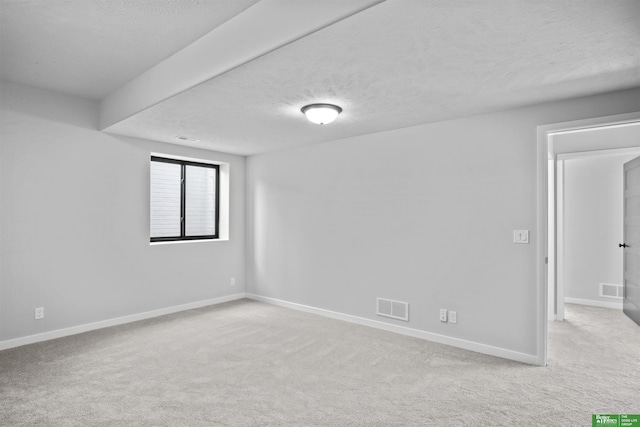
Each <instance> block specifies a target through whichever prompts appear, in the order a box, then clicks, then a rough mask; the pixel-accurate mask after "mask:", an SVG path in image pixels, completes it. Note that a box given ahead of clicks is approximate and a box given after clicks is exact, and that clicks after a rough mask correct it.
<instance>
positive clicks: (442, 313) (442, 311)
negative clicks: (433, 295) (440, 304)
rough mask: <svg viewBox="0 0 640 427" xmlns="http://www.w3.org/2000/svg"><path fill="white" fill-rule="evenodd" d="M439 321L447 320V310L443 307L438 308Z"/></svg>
mask: <svg viewBox="0 0 640 427" xmlns="http://www.w3.org/2000/svg"><path fill="white" fill-rule="evenodd" d="M440 321H441V322H446V321H447V310H446V309H445V308H441V309H440Z"/></svg>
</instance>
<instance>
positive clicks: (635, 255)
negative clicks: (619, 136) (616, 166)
mask: <svg viewBox="0 0 640 427" xmlns="http://www.w3.org/2000/svg"><path fill="white" fill-rule="evenodd" d="M623 179H624V211H623V212H624V231H623V236H624V242H622V243H620V245H619V246H620V247H621V248H622V250H624V261H623V283H624V301H623V311H624V314H626V315H627V316H629V318H631V320H633V321H634V322H636V323H637V324H638V325H640V157H636V158H635V159H633V160H631V161H629V162H627V163H625V164H624V178H623Z"/></svg>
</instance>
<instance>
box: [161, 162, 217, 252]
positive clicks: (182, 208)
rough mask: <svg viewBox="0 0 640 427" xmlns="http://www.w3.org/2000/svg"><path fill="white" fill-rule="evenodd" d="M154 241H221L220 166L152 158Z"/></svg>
mask: <svg viewBox="0 0 640 427" xmlns="http://www.w3.org/2000/svg"><path fill="white" fill-rule="evenodd" d="M150 199H151V201H150V206H151V214H150V219H151V221H150V223H151V226H150V234H151V241H152V242H166V241H174V240H198V239H217V238H218V236H219V232H218V228H219V224H220V220H219V211H220V167H219V166H218V165H212V164H208V163H199V162H192V161H187V160H177V159H169V158H164V157H157V156H151V192H150Z"/></svg>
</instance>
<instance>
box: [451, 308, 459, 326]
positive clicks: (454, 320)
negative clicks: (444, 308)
mask: <svg viewBox="0 0 640 427" xmlns="http://www.w3.org/2000/svg"><path fill="white" fill-rule="evenodd" d="M449 323H458V313H457V312H455V311H450V312H449Z"/></svg>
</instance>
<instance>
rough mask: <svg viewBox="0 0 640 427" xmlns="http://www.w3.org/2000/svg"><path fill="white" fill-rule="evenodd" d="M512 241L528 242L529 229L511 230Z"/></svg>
mask: <svg viewBox="0 0 640 427" xmlns="http://www.w3.org/2000/svg"><path fill="white" fill-rule="evenodd" d="M513 243H529V230H513Z"/></svg>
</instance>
